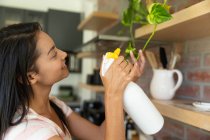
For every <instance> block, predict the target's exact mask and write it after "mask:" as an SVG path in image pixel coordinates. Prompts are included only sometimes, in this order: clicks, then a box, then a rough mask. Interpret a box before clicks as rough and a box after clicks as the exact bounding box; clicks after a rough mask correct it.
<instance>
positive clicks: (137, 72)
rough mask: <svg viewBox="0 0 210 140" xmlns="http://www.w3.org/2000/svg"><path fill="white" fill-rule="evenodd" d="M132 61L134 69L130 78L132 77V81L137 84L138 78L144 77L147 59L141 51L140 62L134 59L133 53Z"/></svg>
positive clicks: (131, 54)
mask: <svg viewBox="0 0 210 140" xmlns="http://www.w3.org/2000/svg"><path fill="white" fill-rule="evenodd" d="M130 56H131V60H132V62H133V63H134V67H133V69H132V71H131V73H130V76H131V77H132V81H134V82H136V81H137V80H138V78H139V77H140V76H141V75H142V73H143V71H144V67H145V57H144V55H143V52H142V51H141V50H139V59H138V61H137V60H136V58H135V57H134V54H133V52H132V51H131V52H130Z"/></svg>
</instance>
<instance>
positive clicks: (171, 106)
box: [152, 99, 210, 131]
mask: <svg viewBox="0 0 210 140" xmlns="http://www.w3.org/2000/svg"><path fill="white" fill-rule="evenodd" d="M152 102H153V103H154V105H155V106H156V107H157V109H158V110H159V111H160V112H161V114H162V115H163V116H165V117H168V118H171V119H174V120H177V121H180V122H183V123H186V124H188V125H192V126H194V127H198V128H201V129H204V130H206V131H210V112H202V111H199V110H198V109H197V108H195V107H193V106H192V102H193V101H186V100H185V101H184V100H172V101H159V100H153V99H152Z"/></svg>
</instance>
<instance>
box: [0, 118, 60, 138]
mask: <svg viewBox="0 0 210 140" xmlns="http://www.w3.org/2000/svg"><path fill="white" fill-rule="evenodd" d="M56 135H59V134H58V132H57V131H56V129H55V128H53V127H52V126H51V125H49V124H48V123H46V122H44V121H41V120H35V119H34V120H28V121H23V122H21V123H20V124H18V125H16V126H12V127H10V128H9V130H8V131H7V133H6V135H5V138H4V140H20V139H21V140H47V139H49V138H51V137H53V136H56Z"/></svg>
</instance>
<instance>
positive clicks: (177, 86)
mask: <svg viewBox="0 0 210 140" xmlns="http://www.w3.org/2000/svg"><path fill="white" fill-rule="evenodd" d="M173 73H176V74H177V75H178V81H177V83H176V85H175V86H174V88H173V90H172V91H173V92H175V91H176V90H177V89H178V88H179V87H180V86H181V84H182V81H183V76H182V73H181V72H180V71H179V70H177V69H175V70H173Z"/></svg>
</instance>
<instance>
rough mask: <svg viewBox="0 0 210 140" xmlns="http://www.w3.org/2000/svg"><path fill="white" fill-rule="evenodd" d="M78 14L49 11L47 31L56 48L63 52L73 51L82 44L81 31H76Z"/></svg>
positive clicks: (78, 20)
mask: <svg viewBox="0 0 210 140" xmlns="http://www.w3.org/2000/svg"><path fill="white" fill-rule="evenodd" d="M79 22H80V14H79V13H73V12H65V11H58V10H52V9H50V10H49V12H48V26H47V31H48V33H49V35H50V36H51V37H52V38H53V39H54V41H55V43H56V46H57V47H58V48H60V49H62V50H64V51H74V50H76V49H77V48H78V47H79V46H81V44H82V31H78V30H77V26H78V24H79Z"/></svg>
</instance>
